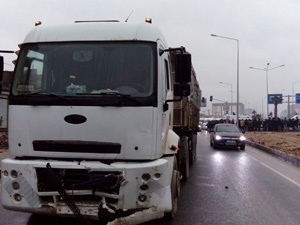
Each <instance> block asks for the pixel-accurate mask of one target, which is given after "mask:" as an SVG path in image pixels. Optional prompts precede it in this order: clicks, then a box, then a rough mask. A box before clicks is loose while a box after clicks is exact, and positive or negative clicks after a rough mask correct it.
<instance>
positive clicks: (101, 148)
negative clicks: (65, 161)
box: [32, 140, 121, 154]
mask: <svg viewBox="0 0 300 225" xmlns="http://www.w3.org/2000/svg"><path fill="white" fill-rule="evenodd" d="M32 145H33V150H34V151H40V152H42V151H43V152H44V151H45V152H75V153H103V154H120V152H121V144H119V143H111V142H96V141H63V140H61V141H54V140H35V141H33V142H32Z"/></svg>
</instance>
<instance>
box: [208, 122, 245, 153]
mask: <svg viewBox="0 0 300 225" xmlns="http://www.w3.org/2000/svg"><path fill="white" fill-rule="evenodd" d="M245 140H246V138H245V136H244V135H243V133H242V132H241V131H240V129H239V128H238V127H237V126H236V125H235V124H227V123H222V124H216V125H215V127H214V129H213V130H212V131H211V132H210V146H212V147H213V148H214V149H217V148H219V147H224V148H237V147H240V149H241V150H245Z"/></svg>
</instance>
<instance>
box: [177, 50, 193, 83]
mask: <svg viewBox="0 0 300 225" xmlns="http://www.w3.org/2000/svg"><path fill="white" fill-rule="evenodd" d="M191 73H192V56H191V54H177V55H175V81H176V83H189V82H191Z"/></svg>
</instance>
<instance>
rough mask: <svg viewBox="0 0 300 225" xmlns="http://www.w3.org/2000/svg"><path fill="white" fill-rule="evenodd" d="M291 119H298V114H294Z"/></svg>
mask: <svg viewBox="0 0 300 225" xmlns="http://www.w3.org/2000/svg"><path fill="white" fill-rule="evenodd" d="M291 119H292V120H296V119H298V120H300V115H295V116H293V117H292V118H291Z"/></svg>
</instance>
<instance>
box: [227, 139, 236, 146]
mask: <svg viewBox="0 0 300 225" xmlns="http://www.w3.org/2000/svg"><path fill="white" fill-rule="evenodd" d="M226 144H227V145H235V144H236V141H230V140H229V141H226Z"/></svg>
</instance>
